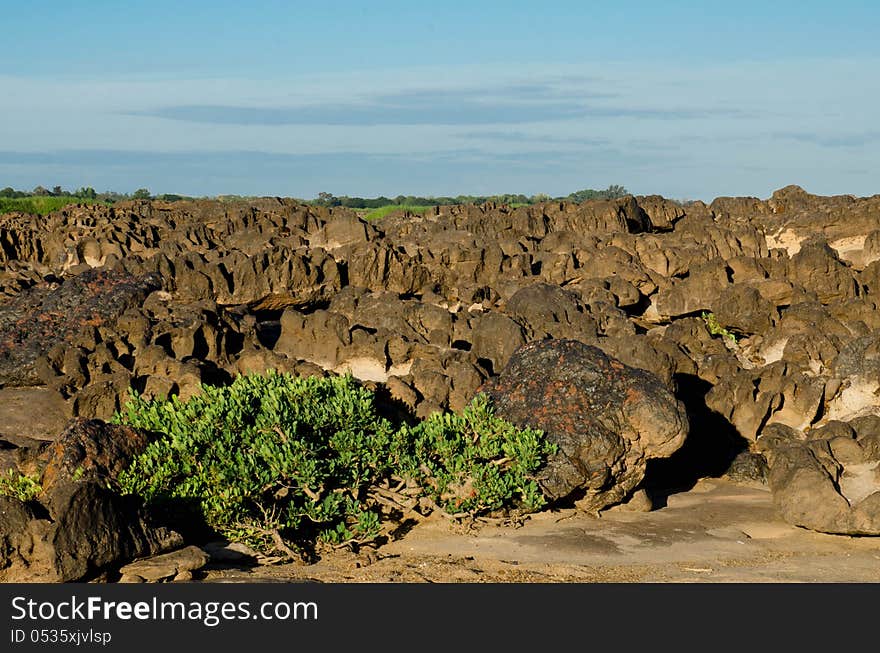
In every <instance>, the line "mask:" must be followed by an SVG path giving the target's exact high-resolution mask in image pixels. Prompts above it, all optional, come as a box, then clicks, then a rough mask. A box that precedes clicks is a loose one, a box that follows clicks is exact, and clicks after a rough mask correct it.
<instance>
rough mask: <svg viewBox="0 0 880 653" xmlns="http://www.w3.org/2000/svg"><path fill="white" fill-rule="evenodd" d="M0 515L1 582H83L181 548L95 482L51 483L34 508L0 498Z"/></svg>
mask: <svg viewBox="0 0 880 653" xmlns="http://www.w3.org/2000/svg"><path fill="white" fill-rule="evenodd" d="M0 515H2V517H3V519H0V581H2V582H67V581H76V580H84V579H89V578H92V577H94V576H96V575H99V574H100V573H101V572H102V571H105V570H112V569H114V568H117V567H119V566H120V565H123V564H125V563H126V562H129V561H131V560H134V559H136V558H141V557H144V556H150V555H155V554H157V553H161V552H163V551H167V550H170V549H173V548H177V547H179V546H180V545H181V544H182V543H183V540H182V538H181V537H180V535H178V534H177V533H175V532H174V531H170V530H168V529H166V528H164V527H157V526H154V525H153V524H152V523H151V522H150V520H149V518H148V516H147V515H145V514H144V512H143V510H142V508H141V505H140V502H139V501H138V500H137V499H135V498H133V497H123V496H120V495H119V494H117V493H115V492H113V491H112V490H109V489H107V488H106V487H103V486H102V485H101V484H99V483H97V482H95V481H87V482H82V481H64V482H60V483H57V484H56V485H55V486H53V488H52V490H51V491H50V492H49V493H48V494H46V495H44V496H42V497H41V498H40V502H39V504H35V507H31V505H30V504H25V503H23V502H21V501H19V500H18V499H15V498H12V497H0Z"/></svg>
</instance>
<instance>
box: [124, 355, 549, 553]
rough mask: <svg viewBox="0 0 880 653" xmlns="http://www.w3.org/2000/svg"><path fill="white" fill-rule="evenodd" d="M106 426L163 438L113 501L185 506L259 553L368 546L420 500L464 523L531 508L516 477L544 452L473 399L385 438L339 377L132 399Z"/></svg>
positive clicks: (535, 498) (261, 380) (251, 379)
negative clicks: (126, 497) (465, 518)
mask: <svg viewBox="0 0 880 653" xmlns="http://www.w3.org/2000/svg"><path fill="white" fill-rule="evenodd" d="M115 421H117V422H122V423H126V424H129V425H131V426H135V427H140V428H144V429H148V430H151V431H154V432H159V433H161V434H163V435H162V437H160V438H159V439H157V440H156V441H155V442H153V443H152V444H150V445H149V446H148V447H147V449H146V451H145V452H144V453H143V454H142V455H140V456H139V457H137V458H136V459H135V460H134V462H133V463H132V465H131V466H130V467H129V468H128V469H126V470H125V471H124V472H123V473H122V474H121V475H120V478H119V480H120V484H121V487H122V489H123V491H125V492H128V493H132V494H137V495H140V496H141V497H143V498H144V499H145V500H146V501H147V503H148V504H151V505H152V506H154V507H156V508H165V509H167V510H169V511H171V512H173V511H175V510H178V509H180V507H181V506H185V507H186V508H187V509H188V510H189V511H190V513H192V514H190V515H189V518H198V519H200V520H202V521H204V523H205V524H206V525H207V526H209V527H210V528H211V529H213V530H214V531H216V532H218V533H220V534H222V535H224V536H226V537H228V538H229V539H231V540H235V541H241V542H245V543H247V544H249V545H251V546H254V547H255V548H258V549H261V550H263V551H266V552H270V551H278V552H281V553H283V554H286V555H288V556H295V555H298V553H297V551H296V549H298V550H299V551H302V550H304V549H309V548H312V547H314V546H316V545H320V544H321V543H324V544H329V545H337V546H338V545H342V544H362V543H367V542H371V541H374V540H376V539H377V538H378V537H380V536H382V535H384V534H387V533H388V532H390V530H391V528H390V526H389V524H387V523H385V522H387V521H393V520H395V519H404V518H406V517H407V516H408V515H412V516H414V517H417V516H419V515H421V514H423V513H422V512H420V510H422V509H423V503H427V504H428V506H429V507H432V506H439V507H440V508H441V509H443V510H445V511H447V512H450V513H452V514H456V515H457V514H469V515H475V514H479V513H481V512H485V511H490V510H496V509H498V508H502V507H518V508H519V509H521V510H522V511H523V512H529V511H533V510H537V509H539V508H540V507H541V506H542V505H543V500H544V499H543V496H542V495H541V493H540V490H539V488H538V486H537V484H536V483H535V482H534V481H533V480H530V478H529V475H530V474H532V473H534V472H535V471H536V470H537V468H538V467H539V466H540V465H541V464H542V462H543V458H544V457H545V455H546V453H547V451H549V449H548V446H547V445H546V443H544V441H543V440H542V438H541V435H540V433H538V432H535V431H530V430H519V429H515V428H514V427H512V426H511V425H510V424H507V423H505V422H503V421H502V420H500V419H497V418H496V417H494V416H493V415H492V413H491V409H490V407H489V406H488V404H487V403H486V401H485V399H482V398H479V399H477V400H475V402H474V403H473V404H471V406H470V407H468V409H466V410H465V411H464V412H463V413H462V414H461V415H455V416H452V415H435V416H434V417H432V418H430V419H429V420H427V421H426V422H424V423H423V424H420V425H417V426H415V427H408V426H400V427H395V426H394V425H393V424H391V423H390V422H389V421H388V420H386V419H384V418H381V417H379V416H378V414H377V411H376V408H375V403H374V395H373V393H371V392H370V391H368V390H367V389H365V388H363V387H362V386H360V385H359V384H358V383H357V382H356V381H355V380H354V379H353V378H352V377H350V376H344V377H331V378H326V379H324V378H316V377H310V378H296V377H293V376H291V375H289V374H278V373H275V372H269V373H267V374H266V375H265V376H263V375H249V376H240V377H238V378H237V379H236V380H235V381H234V382H233V383H232V384H231V385H229V386H225V387H212V386H202V393H201V394H198V395H195V396H194V397H192V398H191V399H189V400H187V401H181V400H179V399H178V398H176V397H173V398H171V399H168V400H165V399H157V400H146V399H144V398H143V397H141V396H139V395H137V394H133V396H132V398H131V400H130V401H129V402H128V403H127V404H126V406H125V408H124V410H123V412H122V413H119V414H117V415H116V417H115ZM423 500H424V501H423Z"/></svg>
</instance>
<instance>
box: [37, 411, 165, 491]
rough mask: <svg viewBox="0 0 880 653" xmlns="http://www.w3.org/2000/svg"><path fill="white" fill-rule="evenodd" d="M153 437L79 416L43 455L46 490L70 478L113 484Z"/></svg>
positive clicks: (135, 430) (126, 427)
mask: <svg viewBox="0 0 880 653" xmlns="http://www.w3.org/2000/svg"><path fill="white" fill-rule="evenodd" d="M150 439H151V438H150V434H149V432H147V431H145V430H143V429H134V428H131V427H128V426H123V425H121V424H105V423H104V422H102V421H101V420H98V419H84V418H81V417H80V418H76V419H74V420H72V421H71V422H70V423H69V424H68V425H67V428H66V429H64V431H63V432H62V433H61V435H59V436H58V438H57V439H56V440H55V441H54V442H53V443H52V444H51V445H50V446H49V447H48V448H47V449H46V450H45V451H44V452H43V453H42V454H41V455H40V459H41V460H42V461H43V462H44V463H45V469H44V470H43V475H42V481H41V482H42V487H43V491H44V492H48V491H50V490H51V488H52V487H54V486H55V485H56V484H58V483H60V482H63V481H68V480H83V481H85V480H94V481H99V482H102V483H104V484H107V483H108V482H109V483H112V482H113V481H115V480H116V478H117V476H118V475H119V473H120V472H121V471H122V470H123V469H125V468H126V467H128V466H129V465H130V464H131V462H132V460H133V459H134V458H135V456H137V455H139V454H140V453H142V452H143V451H144V449H145V448H146V446H147V444H149V442H150Z"/></svg>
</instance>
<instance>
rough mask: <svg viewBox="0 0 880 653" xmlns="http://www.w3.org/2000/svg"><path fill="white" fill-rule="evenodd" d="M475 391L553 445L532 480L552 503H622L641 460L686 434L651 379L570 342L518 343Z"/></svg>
mask: <svg viewBox="0 0 880 653" xmlns="http://www.w3.org/2000/svg"><path fill="white" fill-rule="evenodd" d="M481 390H482V391H483V392H485V393H486V394H487V395H488V396H489V397H490V399H491V400H492V402H493V404H494V406H495V408H496V411H497V414H498V415H500V416H501V417H503V418H504V419H507V420H509V421H510V422H512V423H514V424H516V425H518V426H529V427H532V428H536V429H541V430H543V431H544V433H545V437H547V438H548V439H549V440H550V441H551V442H553V443H555V444H556V445H558V447H559V451H558V452H557V453H556V454H554V455H553V456H551V458H550V460H549V461H548V462H547V464H546V465H545V467H544V468H543V469H542V470H541V471H540V472H539V473H538V482H539V483H540V485H541V487H542V488H543V490H544V491H545V492H546V493H547V495H548V496H550V497H551V498H554V499H559V498H564V497H568V496H569V495H571V494H572V493H574V492H583V493H584V496H583V498H582V499H581V503H580V504H579V505H581V506H582V507H584V508H585V509H588V510H600V509H602V508H604V507H606V506H609V505H612V504H614V503H618V502H620V501H622V500H623V499H624V498H625V497H626V496H627V495H628V494H630V493H631V492H632V490H633V489H635V487H636V486H637V485H638V484H639V483H640V482H641V481H642V479H643V477H644V474H645V466H646V463H647V461H648V460H649V459H651V458H660V457H667V456H670V455H672V454H673V453H674V452H675V451H676V450H677V449H678V448H679V447H680V446H681V445H682V444H683V443H684V440H685V437H686V435H687V429H688V420H687V415H686V413H685V410H684V406H683V405H682V404H681V403H679V402H678V401H677V400H676V399H675V397H674V396H673V395H672V394H671V393H670V392H669V390H667V389H666V388H665V387H664V386H663V384H662V382H661V381H660V380H659V379H657V378H656V377H655V376H653V375H651V374H650V373H648V372H646V371H644V370H639V369H634V368H631V367H628V366H626V365H624V364H623V363H621V362H619V361H617V360H615V359H613V358H609V357H608V356H606V355H605V354H604V353H603V352H602V351H601V350H600V349H598V348H596V347H592V346H589V345H585V344H583V343H580V342H577V341H574V340H545V341H540V342H532V343H529V344H527V345H525V346H524V347H522V348H520V349H519V350H518V351H517V352H516V353H515V354H514V355H513V357H512V358H511V360H510V363H509V364H508V365H507V367H506V368H505V369H504V371H503V372H502V373H501V375H500V376H498V377H497V378H494V379H491V380H489V381H488V382H487V383H486V384H484V385H483V386H482V388H481Z"/></svg>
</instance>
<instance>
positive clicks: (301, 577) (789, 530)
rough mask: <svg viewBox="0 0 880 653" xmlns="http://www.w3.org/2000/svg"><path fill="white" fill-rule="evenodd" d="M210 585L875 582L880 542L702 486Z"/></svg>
mask: <svg viewBox="0 0 880 653" xmlns="http://www.w3.org/2000/svg"><path fill="white" fill-rule="evenodd" d="M205 580H207V581H209V582H211V581H213V582H303V581H305V582H308V581H317V582H380V583H383V582H407V583H410V582H465V583H481V582H526V583H532V582H633V583H647V582H713V583H737V582H807V583H809V582H869V583H873V582H878V581H880V538H855V537H847V536H839V535H824V534H820V533H813V532H811V531H807V530H804V529H801V528H797V527H794V526H790V525H788V524H786V523H785V522H783V521H782V520H781V519H780V518H779V517H778V515H777V514H776V511H775V510H774V508H773V504H772V501H771V496H770V493H769V491H767V490H766V489H764V488H757V487H743V486H739V485H734V484H732V483H729V482H726V481H722V480H714V479H713V480H704V481H701V482H700V483H698V484H697V485H696V486H695V487H694V488H693V489H691V490H690V491H688V492H683V493H680V494H674V495H671V496H670V497H669V498H668V500H667V502H666V505H665V506H664V507H662V508H660V509H657V510H654V511H652V512H649V513H635V512H626V511H624V510H621V509H615V510H612V511H609V512H605V513H602V515H601V516H600V517H599V518H596V517H591V516H589V515H586V514H583V513H578V512H575V511H574V510H566V511H551V512H546V513H542V514H539V515H535V516H533V517H531V518H530V519H528V520H527V521H526V522H525V523H524V524H523V525H522V526H520V527H518V528H515V527H510V526H506V527H502V526H494V525H486V526H482V527H479V528H478V529H476V530H470V531H464V529H463V528H461V527H456V526H453V525H451V524H450V523H449V522H446V521H444V520H443V519H442V518H437V519H429V520H426V521H425V522H423V523H421V524H419V525H418V526H416V527H415V528H413V529H412V530H411V531H410V532H409V533H407V534H406V535H405V536H404V537H403V538H402V539H400V540H398V541H395V542H392V543H390V544H387V545H385V546H383V547H381V548H379V549H378V550H376V551H372V550H370V551H364V552H361V553H360V554H359V555H356V554H354V553H351V552H347V551H346V552H337V553H334V554H332V555H329V556H325V557H324V558H323V559H322V560H321V561H319V562H318V563H316V564H313V565H290V564H288V565H277V566H262V567H254V568H251V569H234V568H214V569H212V570H210V571H209V572H208V574H207V576H206V578H205Z"/></svg>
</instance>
